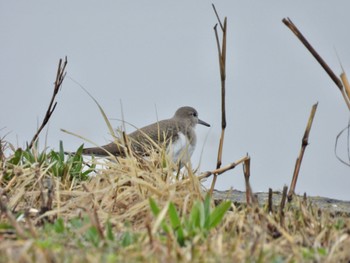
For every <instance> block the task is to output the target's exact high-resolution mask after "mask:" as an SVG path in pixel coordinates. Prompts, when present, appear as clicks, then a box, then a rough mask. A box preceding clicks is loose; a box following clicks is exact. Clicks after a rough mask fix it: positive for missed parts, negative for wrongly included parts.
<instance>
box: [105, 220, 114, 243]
mask: <svg viewBox="0 0 350 263" xmlns="http://www.w3.org/2000/svg"><path fill="white" fill-rule="evenodd" d="M106 234H107V235H106V236H107V239H108V240H110V241H114V239H115V238H114V234H113V229H112V224H111V222H109V220H108V221H107V223H106Z"/></svg>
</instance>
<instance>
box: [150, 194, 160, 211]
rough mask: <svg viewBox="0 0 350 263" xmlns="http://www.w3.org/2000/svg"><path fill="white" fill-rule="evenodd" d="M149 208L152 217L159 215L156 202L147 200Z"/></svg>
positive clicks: (151, 199)
mask: <svg viewBox="0 0 350 263" xmlns="http://www.w3.org/2000/svg"><path fill="white" fill-rule="evenodd" d="M149 206H150V208H151V211H152V213H153V215H154V216H158V215H159V213H160V208H159V207H158V205H157V204H156V202H155V201H154V199H153V198H151V197H150V198H149Z"/></svg>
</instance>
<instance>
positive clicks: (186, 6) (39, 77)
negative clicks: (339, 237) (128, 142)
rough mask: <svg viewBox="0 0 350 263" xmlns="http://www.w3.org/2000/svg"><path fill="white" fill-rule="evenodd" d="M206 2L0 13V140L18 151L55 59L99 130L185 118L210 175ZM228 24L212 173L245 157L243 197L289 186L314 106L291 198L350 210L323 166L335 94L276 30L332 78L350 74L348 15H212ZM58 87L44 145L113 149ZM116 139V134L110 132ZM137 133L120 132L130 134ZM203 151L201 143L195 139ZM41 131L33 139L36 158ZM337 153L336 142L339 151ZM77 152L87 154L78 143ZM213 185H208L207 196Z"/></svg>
mask: <svg viewBox="0 0 350 263" xmlns="http://www.w3.org/2000/svg"><path fill="white" fill-rule="evenodd" d="M211 3H212V1H203V0H202V1H86V0H84V1H66V0H65V1H5V0H0V35H1V42H0V69H1V70H0V91H1V103H0V137H3V136H5V135H6V140H8V141H9V142H11V143H13V144H15V145H16V146H21V147H23V146H24V145H25V143H26V141H30V140H31V138H32V136H33V135H34V133H35V131H36V128H37V126H38V122H41V120H42V118H43V116H44V114H45V112H46V109H47V106H48V103H49V100H50V98H51V94H52V89H53V82H54V80H55V75H56V70H57V63H58V60H59V58H63V57H64V56H67V57H68V66H67V76H68V77H70V78H72V79H74V80H76V81H77V82H79V83H80V84H81V85H83V86H84V87H85V88H86V89H87V90H88V91H89V92H90V93H91V94H92V95H93V96H94V97H95V98H96V99H97V100H98V102H99V103H100V104H101V106H102V107H103V109H104V110H105V112H106V113H107V115H108V116H109V117H110V118H114V119H121V118H122V114H121V104H120V102H122V105H123V111H124V117H125V120H127V121H128V122H130V123H132V124H133V125H135V126H137V127H142V126H144V125H146V124H149V123H152V122H155V121H156V120H157V114H156V109H157V112H158V118H159V119H165V118H169V117H172V116H173V114H174V113H175V111H176V109H177V108H179V107H180V106H185V105H188V106H193V107H195V108H196V109H197V110H198V112H199V117H200V118H201V119H202V120H204V121H206V122H208V123H210V124H211V128H207V127H204V126H197V131H198V141H197V143H198V144H197V149H196V151H195V153H194V155H193V158H192V162H193V165H194V166H196V165H198V163H199V160H200V155H201V149H202V147H203V145H204V150H203V155H202V160H201V166H200V170H201V171H206V170H213V169H214V168H215V166H216V158H217V148H218V143H219V137H220V132H221V124H220V121H221V111H220V103H221V102H220V78H219V68H218V61H217V47H216V42H215V35H214V31H213V26H214V25H215V23H216V22H217V20H216V17H215V15H214V13H213V10H212V7H211ZM214 4H215V5H216V8H217V10H218V12H219V14H220V16H221V17H222V18H223V17H224V16H227V17H228V40H227V92H226V105H227V129H226V136H225V143H224V153H223V165H226V164H228V163H230V162H233V161H236V160H238V159H239V158H241V157H243V156H244V155H246V154H247V153H248V154H249V155H250V156H251V182H252V187H253V190H254V191H267V190H268V188H269V187H271V188H273V189H274V190H281V189H282V188H283V185H284V184H287V185H288V186H289V184H290V180H291V177H292V173H293V170H294V165H295V160H296V158H297V156H298V153H299V149H300V144H301V139H302V136H303V133H304V130H305V126H306V123H307V120H308V117H309V114H310V110H311V107H312V105H313V104H314V103H316V102H319V106H318V110H317V112H316V116H315V120H314V124H313V127H312V129H311V134H310V138H309V142H310V145H309V146H308V147H307V149H306V153H305V156H304V160H303V163H302V167H301V170H300V177H299V181H298V184H297V188H296V191H297V193H300V194H303V193H304V192H307V193H308V194H309V195H322V196H328V197H333V198H339V199H346V200H350V192H349V185H350V168H349V167H347V166H345V165H344V164H342V163H340V162H339V161H338V160H337V159H336V157H335V155H334V144H335V138H336V136H337V134H338V133H339V132H340V131H341V129H343V128H344V127H345V126H346V125H347V123H348V120H349V111H348V109H347V107H346V105H345V103H344V101H343V98H342V97H341V94H340V92H339V91H338V90H337V88H336V86H335V85H334V83H333V82H332V81H331V80H330V78H329V77H328V76H327V75H326V73H325V72H324V71H323V69H322V68H321V67H320V66H319V64H318V63H317V62H316V61H315V59H314V58H313V57H312V56H311V55H310V54H309V52H308V51H307V50H306V49H305V48H304V47H303V46H302V44H301V43H300V42H299V40H297V38H296V37H295V36H294V35H293V34H292V33H291V31H290V30H289V29H288V28H287V27H286V26H285V25H284V24H283V23H282V22H281V20H282V19H283V18H284V17H290V18H291V19H292V20H293V22H294V23H295V24H296V25H297V26H298V27H299V29H300V30H301V31H302V32H303V33H304V35H305V36H306V37H307V38H308V40H309V41H310V42H311V43H312V44H313V46H314V47H315V48H316V49H317V51H318V52H319V53H320V54H321V55H322V57H323V58H324V59H325V60H326V61H327V62H328V64H329V65H330V67H331V68H333V69H334V71H335V72H336V73H337V74H339V73H340V72H341V69H340V66H339V63H338V60H337V56H336V53H335V49H336V50H337V52H338V54H339V56H340V58H341V60H342V63H343V66H344V68H345V70H347V71H348V74H350V72H349V70H350V48H349V47H350V34H349V26H350V16H349V12H350V1H348V0H343V1H323V0H322V1H321V0H309V1H301V0H300V1H296V0H294V1H260V0H256V1H232V0H230V1H217V2H215V1H214ZM68 77H67V78H66V79H65V81H64V84H63V89H62V90H61V92H60V94H59V96H58V98H57V101H58V105H57V108H56V110H55V112H54V114H53V116H52V118H51V121H50V125H49V131H48V137H47V145H48V147H49V148H50V149H58V145H59V141H60V140H63V142H64V146H65V149H66V150H67V151H74V150H76V149H77V147H78V146H80V145H81V144H82V143H83V142H84V141H82V140H81V139H79V138H77V137H74V136H72V135H68V134H65V133H63V132H62V131H61V129H66V130H69V131H71V132H74V133H77V134H80V135H81V136H84V137H86V138H89V139H90V140H92V141H94V142H96V143H97V144H105V143H106V142H109V141H110V140H111V136H109V134H108V128H107V126H106V125H105V122H104V120H103V118H102V116H101V114H100V112H99V110H98V108H97V106H96V105H95V103H94V102H93V101H92V100H91V99H90V98H89V97H88V96H87V95H86V93H84V92H83V91H82V89H81V88H79V86H78V85H77V84H76V83H74V81H72V80H71V79H70V78H68ZM112 124H113V125H114V126H115V127H119V126H120V125H121V122H120V121H117V120H112ZM133 130H134V128H133V127H131V126H129V127H127V131H128V132H131V131H133ZM206 137H207V140H206V141H205V138H206ZM44 140H45V131H44V132H43V135H42V136H41V146H42V147H43V146H44ZM340 143H341V144H340V148H341V151H342V153H345V151H346V140H345V139H344V140H342V141H341V142H340ZM85 145H86V146H91V145H90V144H88V143H86V144H85ZM210 182H211V180H209V181H208V183H207V185H209V183H210ZM230 187H233V188H236V189H239V190H244V179H243V175H242V167H241V166H239V167H236V169H235V170H233V171H229V172H226V173H225V174H223V175H220V176H219V178H218V181H217V185H216V188H218V189H221V190H226V189H229V188H230Z"/></svg>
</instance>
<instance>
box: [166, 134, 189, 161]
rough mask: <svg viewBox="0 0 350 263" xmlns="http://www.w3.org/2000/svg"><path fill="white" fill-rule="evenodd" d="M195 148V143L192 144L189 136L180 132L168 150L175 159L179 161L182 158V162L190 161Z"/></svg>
mask: <svg viewBox="0 0 350 263" xmlns="http://www.w3.org/2000/svg"><path fill="white" fill-rule="evenodd" d="M194 149H195V145H194V144H193V145H192V144H190V141H189V140H188V139H187V137H186V136H185V135H184V134H183V133H182V132H179V134H178V138H177V140H176V141H174V142H172V144H171V145H169V147H168V149H167V151H168V154H169V155H170V156H171V157H172V159H173V161H174V162H175V163H177V162H178V161H180V160H181V162H188V161H189V160H190V158H191V156H192V153H193V152H194Z"/></svg>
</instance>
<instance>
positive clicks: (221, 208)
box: [209, 201, 231, 229]
mask: <svg viewBox="0 0 350 263" xmlns="http://www.w3.org/2000/svg"><path fill="white" fill-rule="evenodd" d="M230 207H231V202H230V201H226V202H221V204H220V205H218V206H217V207H215V209H214V211H213V212H212V213H211V215H210V224H209V229H210V228H213V227H216V226H217V225H218V224H220V222H221V220H222V219H223V217H224V215H225V213H226V212H227V210H229V208H230Z"/></svg>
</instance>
